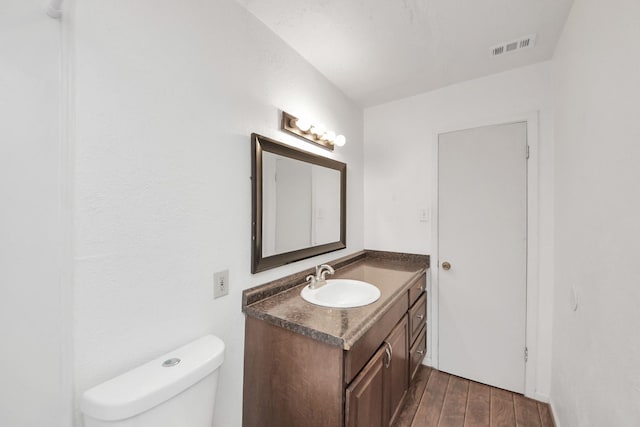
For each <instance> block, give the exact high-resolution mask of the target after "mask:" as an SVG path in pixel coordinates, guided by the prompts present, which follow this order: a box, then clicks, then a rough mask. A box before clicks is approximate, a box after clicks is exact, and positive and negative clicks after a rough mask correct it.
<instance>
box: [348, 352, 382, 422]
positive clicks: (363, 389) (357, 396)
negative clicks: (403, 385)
mask: <svg viewBox="0 0 640 427" xmlns="http://www.w3.org/2000/svg"><path fill="white" fill-rule="evenodd" d="M387 361H388V353H387V347H386V346H385V347H383V348H381V349H380V350H378V352H377V353H376V354H375V355H374V356H373V357H372V358H371V360H370V361H369V363H367V365H366V366H365V367H364V369H363V370H362V372H360V375H358V376H357V377H356V379H355V380H353V382H352V383H351V385H350V386H349V387H347V391H346V420H347V422H346V426H347V427H361V426H367V427H383V426H385V423H384V420H385V419H386V417H387V413H388V411H386V410H385V406H386V405H387V398H386V394H387V393H385V382H386V381H387V379H386V378H385V377H386V376H387V374H386V372H387V370H388V365H387Z"/></svg>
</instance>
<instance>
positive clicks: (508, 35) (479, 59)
mask: <svg viewBox="0 0 640 427" xmlns="http://www.w3.org/2000/svg"><path fill="white" fill-rule="evenodd" d="M237 1H238V2H239V3H240V4H241V5H243V6H244V7H245V8H246V9H248V10H249V11H250V12H251V13H252V14H253V15H255V16H256V17H257V18H258V19H260V20H261V21H262V22H264V23H265V24H266V25H267V26H268V27H269V28H271V30H273V31H274V32H275V33H276V34H277V35H278V36H280V37H281V38H282V39H283V40H284V41H285V42H286V43H287V44H289V45H290V46H291V47H292V48H293V49H295V50H296V51H297V52H298V53H300V55H302V57H304V58H305V59H306V60H307V61H309V62H310V63H311V64H312V65H313V66H314V67H315V68H317V69H318V70H319V71H320V72H321V73H323V74H324V75H325V76H326V77H327V78H328V79H329V80H330V81H332V82H333V83H334V84H335V85H336V86H338V87H339V88H340V89H341V90H342V91H343V92H344V93H345V94H347V95H348V96H349V97H350V98H351V99H353V100H354V101H355V102H357V103H358V104H360V105H362V106H364V107H367V106H372V105H377V104H381V103H385V102H388V101H392V100H395V99H399V98H404V97H407V96H411V95H416V94H418V93H422V92H426V91H430V90H434V89H437V88H440V87H443V86H447V85H450V84H453V83H457V82H461V81H464V80H470V79H474V78H478V77H482V76H486V75H489V74H494V73H498V72H501V71H506V70H508V69H511V68H516V67H521V66H524V65H528V64H533V63H536V62H540V61H544V60H547V59H550V58H551V57H552V56H553V51H554V48H555V45H556V42H557V40H558V38H559V37H560V33H561V31H562V28H563V26H564V22H565V20H566V18H567V15H568V13H569V9H570V8H571V4H572V2H573V0H237ZM532 33H535V34H537V42H536V45H535V46H534V47H533V48H529V49H523V50H519V51H515V52H513V53H508V54H505V55H501V56H498V57H492V56H491V55H490V48H491V47H492V46H494V45H496V44H499V43H502V42H509V41H512V40H515V39H518V38H520V37H521V36H526V35H529V34H532Z"/></svg>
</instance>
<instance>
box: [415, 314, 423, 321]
mask: <svg viewBox="0 0 640 427" xmlns="http://www.w3.org/2000/svg"><path fill="white" fill-rule="evenodd" d="M416 318H417V319H418V320H422V319H424V314H418V315H417V316H416Z"/></svg>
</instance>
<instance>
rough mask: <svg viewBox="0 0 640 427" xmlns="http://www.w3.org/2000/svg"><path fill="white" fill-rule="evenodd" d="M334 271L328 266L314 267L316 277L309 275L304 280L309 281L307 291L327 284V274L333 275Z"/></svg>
mask: <svg viewBox="0 0 640 427" xmlns="http://www.w3.org/2000/svg"><path fill="white" fill-rule="evenodd" d="M334 273H335V270H334V269H333V267H331V266H330V265H329V264H322V265H320V266H316V275H315V276H314V275H313V274H310V275H308V276H307V278H306V279H305V280H307V281H309V289H317V288H319V287H320V286H322V285H324V284H326V283H327V279H326V277H327V274H334Z"/></svg>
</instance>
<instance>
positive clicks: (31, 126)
mask: <svg viewBox="0 0 640 427" xmlns="http://www.w3.org/2000/svg"><path fill="white" fill-rule="evenodd" d="M59 68H60V23H59V22H58V21H55V20H52V19H51V18H49V17H48V16H46V14H45V13H44V4H43V2H42V1H40V0H28V1H27V0H4V1H3V2H2V5H0V117H1V119H0V200H1V202H0V203H1V208H0V291H1V295H0V325H2V327H1V328H0V343H1V348H2V350H0V425H2V426H45V425H46V426H52V427H56V426H60V427H62V426H67V425H68V420H69V418H68V416H69V411H68V410H67V408H68V406H69V401H70V389H69V388H68V387H67V384H70V382H69V379H68V375H65V374H68V369H67V368H68V366H67V365H66V363H67V362H68V358H67V356H68V355H69V353H70V351H69V346H68V345H67V344H68V343H69V341H68V339H67V334H66V332H65V330H68V329H65V328H68V327H69V326H70V325H69V324H68V323H66V320H65V319H66V310H67V309H68V306H65V301H67V296H68V294H69V292H68V291H66V289H67V287H66V286H67V285H68V283H67V284H65V283H63V282H62V272H61V268H62V264H63V262H62V260H61V256H62V253H61V247H62V241H63V239H64V236H63V234H62V233H63V232H62V227H63V222H64V220H63V218H62V212H63V210H62V206H61V200H62V199H61V188H62V179H63V178H62V171H61V157H62V145H61V139H60V135H59V133H60V126H59V122H60V115H59V111H60V109H59V100H60V72H59Z"/></svg>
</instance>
